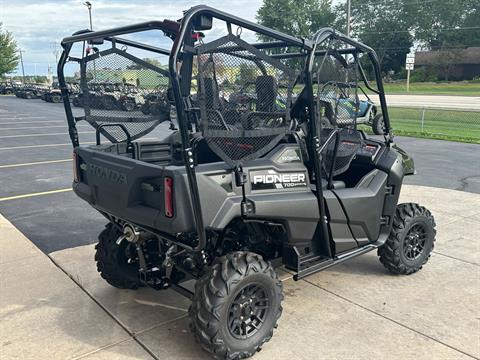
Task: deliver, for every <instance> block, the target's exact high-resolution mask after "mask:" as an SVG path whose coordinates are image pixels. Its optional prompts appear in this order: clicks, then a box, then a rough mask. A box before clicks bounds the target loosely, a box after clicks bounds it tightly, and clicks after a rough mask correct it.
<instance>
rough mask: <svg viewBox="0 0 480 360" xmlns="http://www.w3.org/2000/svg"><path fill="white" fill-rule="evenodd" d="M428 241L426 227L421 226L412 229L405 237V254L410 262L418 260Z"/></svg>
mask: <svg viewBox="0 0 480 360" xmlns="http://www.w3.org/2000/svg"><path fill="white" fill-rule="evenodd" d="M426 239H427V233H426V230H425V227H424V226H423V225H421V224H416V225H414V226H412V227H411V228H410V230H409V231H408V233H407V235H406V236H405V240H404V246H403V253H404V255H405V257H406V258H407V259H408V260H416V259H418V258H419V257H420V256H421V255H422V253H423V251H424V249H425V242H426Z"/></svg>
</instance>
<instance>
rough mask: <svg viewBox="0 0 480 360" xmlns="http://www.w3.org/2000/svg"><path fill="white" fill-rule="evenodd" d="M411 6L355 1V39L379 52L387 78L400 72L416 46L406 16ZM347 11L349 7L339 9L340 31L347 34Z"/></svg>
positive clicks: (389, 0) (394, 0) (399, 1)
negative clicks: (393, 73)
mask: <svg viewBox="0 0 480 360" xmlns="http://www.w3.org/2000/svg"><path fill="white" fill-rule="evenodd" d="M409 4H411V0H384V1H381V2H380V1H378V0H352V5H351V11H352V18H351V28H352V33H351V36H353V37H356V38H358V39H360V41H362V42H363V43H365V44H367V45H368V46H370V47H372V48H373V49H374V50H375V51H376V53H377V55H378V58H379V61H380V66H381V70H382V72H383V73H385V74H386V73H388V72H390V71H394V72H395V73H398V72H400V71H401V70H402V69H403V67H404V64H405V55H406V54H407V53H409V52H410V48H411V47H412V46H413V36H412V34H411V33H410V28H411V26H412V21H411V18H409V17H408V16H406V12H405V9H406V7H407V6H408V5H409ZM345 8H346V6H345V4H341V5H337V6H336V7H335V13H336V15H337V20H336V25H337V28H338V29H339V30H340V31H345V27H346V25H345V24H346V14H345V13H346V9H345Z"/></svg>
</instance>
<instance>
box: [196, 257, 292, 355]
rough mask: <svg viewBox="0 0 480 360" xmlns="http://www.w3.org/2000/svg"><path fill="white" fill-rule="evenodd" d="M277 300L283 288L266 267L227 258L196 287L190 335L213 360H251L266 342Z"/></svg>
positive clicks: (248, 259) (250, 259)
mask: <svg viewBox="0 0 480 360" xmlns="http://www.w3.org/2000/svg"><path fill="white" fill-rule="evenodd" d="M282 300H283V293H282V283H281V281H280V280H279V279H278V276H277V274H276V272H275V270H274V269H273V267H272V266H271V265H270V264H269V263H267V262H266V261H264V260H263V258H262V257H261V256H260V255H258V254H255V253H251V252H234V253H230V254H228V255H226V256H223V257H221V258H219V259H218V260H217V261H216V262H215V263H214V265H213V266H212V267H211V268H210V270H209V271H208V272H207V274H205V276H204V277H202V278H201V279H200V280H198V281H197V284H196V285H195V295H194V298H193V301H192V305H191V307H190V310H189V314H190V318H191V329H192V331H193V333H194V335H195V338H196V340H197V341H198V342H199V343H200V344H201V345H202V347H203V348H204V349H205V350H207V351H208V352H210V353H212V354H213V355H214V357H215V358H217V359H243V358H246V357H250V356H252V355H253V354H255V352H257V351H259V350H260V348H261V346H262V345H263V344H264V343H265V342H267V341H269V340H270V339H271V337H272V335H273V329H274V328H275V327H276V324H277V320H278V319H279V318H280V316H281V314H282V306H281V302H282Z"/></svg>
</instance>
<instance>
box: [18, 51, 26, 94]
mask: <svg viewBox="0 0 480 360" xmlns="http://www.w3.org/2000/svg"><path fill="white" fill-rule="evenodd" d="M18 52H19V53H20V63H21V64H22V75H23V76H22V83H23V85H25V68H24V67H23V50H22V49H18Z"/></svg>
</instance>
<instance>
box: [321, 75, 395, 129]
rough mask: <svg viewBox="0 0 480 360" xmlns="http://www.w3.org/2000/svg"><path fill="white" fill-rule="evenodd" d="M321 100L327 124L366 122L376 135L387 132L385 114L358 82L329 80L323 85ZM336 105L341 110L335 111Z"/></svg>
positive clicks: (342, 125) (341, 124) (358, 123)
mask: <svg viewBox="0 0 480 360" xmlns="http://www.w3.org/2000/svg"><path fill="white" fill-rule="evenodd" d="M359 91H360V92H361V94H359ZM359 96H362V98H363V99H360V98H359ZM320 100H321V101H322V102H323V105H324V106H325V115H326V124H331V125H333V126H336V127H344V126H350V125H352V124H353V123H356V124H357V125H360V124H365V125H369V126H370V127H371V128H372V131H373V133H374V134H376V135H383V134H385V133H386V130H385V123H384V120H383V115H382V114H381V112H379V111H378V107H377V105H376V104H375V103H374V102H373V101H372V100H371V99H370V97H369V96H368V94H367V93H366V92H365V91H364V90H363V88H362V87H361V86H359V85H358V84H357V83H345V82H338V81H329V82H327V83H326V84H324V85H323V89H322V91H321V96H320ZM335 107H338V108H337V110H340V111H335ZM334 114H337V116H334Z"/></svg>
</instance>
